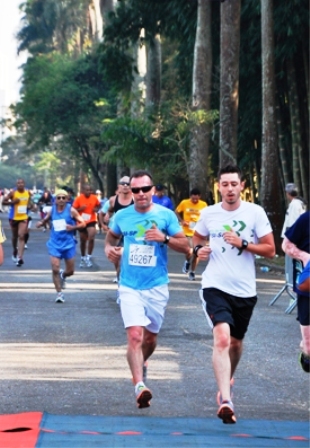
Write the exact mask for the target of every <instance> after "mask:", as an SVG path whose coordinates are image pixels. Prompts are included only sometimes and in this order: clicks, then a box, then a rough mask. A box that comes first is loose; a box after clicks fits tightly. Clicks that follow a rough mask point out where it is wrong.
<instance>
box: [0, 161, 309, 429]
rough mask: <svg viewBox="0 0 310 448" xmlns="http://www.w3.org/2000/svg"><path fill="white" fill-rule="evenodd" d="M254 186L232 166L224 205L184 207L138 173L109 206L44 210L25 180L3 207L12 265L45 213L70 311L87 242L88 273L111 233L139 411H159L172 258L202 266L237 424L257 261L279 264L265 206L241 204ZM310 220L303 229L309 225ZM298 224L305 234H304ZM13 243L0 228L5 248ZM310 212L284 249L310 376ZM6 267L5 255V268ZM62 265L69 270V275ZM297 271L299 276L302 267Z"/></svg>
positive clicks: (20, 259) (225, 177) (224, 390)
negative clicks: (160, 352)
mask: <svg viewBox="0 0 310 448" xmlns="http://www.w3.org/2000/svg"><path fill="white" fill-rule="evenodd" d="M243 189H244V181H243V178H242V173H241V171H240V169H239V167H237V166H234V165H228V166H226V167H223V168H221V169H220V171H219V174H218V190H219V192H220V194H221V199H222V200H221V202H219V203H217V204H214V205H207V203H206V202H204V201H202V200H201V198H200V196H201V194H200V191H199V189H198V188H193V189H192V190H191V191H190V197H189V198H188V199H185V200H183V201H181V202H180V204H178V205H177V206H176V207H175V208H174V206H173V204H172V201H171V200H170V198H168V196H166V195H165V194H164V190H165V186H164V185H162V184H158V185H156V184H155V183H154V181H153V177H152V175H151V173H149V172H148V171H145V170H137V171H135V172H134V173H132V174H131V176H130V177H128V176H123V177H122V178H121V179H120V180H119V183H118V187H117V190H116V193H115V195H113V196H112V197H111V198H109V199H107V198H101V196H100V194H98V192H97V193H96V192H93V191H92V188H91V186H90V185H84V186H83V189H82V191H81V193H80V194H79V195H78V196H77V197H75V198H74V197H73V192H72V190H70V189H68V188H66V187H62V188H58V189H56V191H55V193H54V194H52V193H51V192H49V191H44V193H43V194H42V196H41V197H40V198H38V201H37V204H34V202H33V198H32V194H31V192H30V191H29V190H28V189H27V188H26V187H25V183H24V180H23V179H18V180H17V183H16V187H15V188H13V189H12V190H11V191H10V192H9V193H8V194H6V195H5V196H4V198H3V201H2V204H3V206H5V207H8V213H9V221H10V227H11V232H12V250H13V253H12V260H13V262H14V263H15V264H16V267H18V268H21V267H22V266H23V264H24V262H25V260H24V250H25V244H26V243H27V235H28V233H29V232H28V231H29V223H30V222H31V212H33V211H35V210H37V207H38V206H39V207H41V209H40V210H39V212H40V213H41V216H40V220H39V221H38V222H37V224H36V227H37V228H42V229H43V231H46V229H49V239H48V242H47V251H48V254H49V256H50V261H51V268H52V279H53V282H54V286H55V290H56V303H64V301H65V298H64V292H63V290H64V289H65V285H66V280H67V278H68V277H70V276H72V275H73V274H74V263H75V255H76V246H77V243H78V241H79V249H80V267H81V268H85V269H87V268H91V267H92V264H93V263H92V253H93V249H94V244H95V237H96V234H97V232H100V231H103V232H105V233H106V237H105V246H104V251H105V254H106V256H107V258H108V259H109V261H110V262H111V263H113V265H114V267H115V282H116V283H117V284H118V296H117V302H118V304H119V306H120V312H121V316H122V319H123V323H124V327H125V329H126V333H127V361H128V364H129V368H130V371H131V375H132V379H133V384H134V391H135V397H136V403H137V406H138V408H146V407H149V406H150V402H151V399H152V396H153V393H152V392H151V390H150V389H149V388H148V387H147V386H146V384H145V383H146V381H147V367H148V364H147V361H148V359H149V358H150V356H151V355H152V353H153V352H154V350H155V348H156V345H157V336H158V333H159V331H160V329H161V326H162V323H163V320H164V316H165V310H166V307H167V303H168V300H169V290H168V283H169V274H168V268H167V261H168V250H167V248H168V247H169V249H170V250H174V251H177V252H180V253H182V254H184V257H185V260H184V265H183V266H180V270H182V271H183V273H184V274H187V276H188V280H190V281H195V279H196V277H195V268H196V266H197V263H198V261H199V260H202V261H203V262H206V268H205V270H204V272H203V274H202V289H201V299H202V303H203V309H204V311H205V314H206V317H207V320H208V323H209V325H210V327H211V328H212V331H213V340H214V343H213V355H212V363H213V369H214V373H215V377H216V381H217V384H218V389H219V390H218V394H217V398H218V406H219V408H218V411H217V415H218V417H219V418H220V419H221V420H222V421H223V422H224V423H228V424H231V423H236V421H237V419H236V414H235V410H234V405H233V402H232V392H231V389H232V385H233V382H234V373H235V371H236V368H237V366H238V363H239V361H240V358H241V355H242V346H243V339H244V336H245V334H246V332H247V329H248V325H249V322H250V319H251V316H252V312H253V309H254V307H255V305H256V302H257V296H256V277H255V256H260V257H267V258H272V257H274V255H275V243H274V237H273V232H272V228H271V225H270V222H269V219H268V217H267V214H266V213H265V211H264V210H263V208H262V207H260V206H259V205H256V204H253V203H250V202H245V201H243V200H242V199H241V193H242V191H243ZM300 219H301V221H300ZM295 225H296V229H295ZM3 240H4V236H3V234H2V231H1V228H0V246H1V243H2V242H3ZM309 245H310V241H309V212H305V213H303V214H302V215H301V216H300V218H299V219H298V220H297V221H296V224H294V225H293V226H292V227H290V228H288V229H287V231H286V232H285V234H284V242H283V250H284V251H285V252H286V254H287V255H288V256H290V257H292V258H295V259H296V260H298V262H299V266H298V269H299V274H300V276H299V277H297V276H296V278H295V284H294V288H295V291H296V293H297V294H298V319H299V322H300V326H301V333H302V343H301V355H300V364H301V366H302V368H303V370H304V371H305V372H309V358H310V331H309V328H310V327H309V324H310V322H309V267H310V248H309ZM1 258H3V255H2V247H1V252H0V262H1V261H2V260H1ZM62 260H63V261H64V267H63V268H62V267H61V263H62ZM296 269H297V268H296Z"/></svg>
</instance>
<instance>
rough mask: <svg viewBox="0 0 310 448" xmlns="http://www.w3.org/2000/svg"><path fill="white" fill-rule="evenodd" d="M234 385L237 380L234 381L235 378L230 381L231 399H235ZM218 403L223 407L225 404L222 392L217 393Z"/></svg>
mask: <svg viewBox="0 0 310 448" xmlns="http://www.w3.org/2000/svg"><path fill="white" fill-rule="evenodd" d="M234 384H235V380H234V378H232V379H231V380H230V398H233V396H234V393H233V387H234ZM216 402H217V404H218V405H219V406H221V404H222V403H223V400H222V394H221V392H220V391H218V393H217V396H216Z"/></svg>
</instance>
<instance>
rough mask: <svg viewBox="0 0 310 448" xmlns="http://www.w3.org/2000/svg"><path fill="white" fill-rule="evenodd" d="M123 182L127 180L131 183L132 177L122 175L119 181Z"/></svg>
mask: <svg viewBox="0 0 310 448" xmlns="http://www.w3.org/2000/svg"><path fill="white" fill-rule="evenodd" d="M122 182H125V183H126V184H128V185H129V183H130V177H129V176H123V177H121V178H120V180H119V182H118V183H119V184H122Z"/></svg>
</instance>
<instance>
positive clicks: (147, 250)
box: [128, 244, 157, 267]
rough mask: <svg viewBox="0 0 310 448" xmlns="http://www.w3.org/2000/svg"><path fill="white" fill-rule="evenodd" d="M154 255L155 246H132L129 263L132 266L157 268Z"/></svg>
mask: <svg viewBox="0 0 310 448" xmlns="http://www.w3.org/2000/svg"><path fill="white" fill-rule="evenodd" d="M154 254H155V247H154V246H147V245H142V244H130V248H129V260H128V262H129V264H130V265H131V266H141V267H153V266H156V261H157V257H156V256H155V255H154Z"/></svg>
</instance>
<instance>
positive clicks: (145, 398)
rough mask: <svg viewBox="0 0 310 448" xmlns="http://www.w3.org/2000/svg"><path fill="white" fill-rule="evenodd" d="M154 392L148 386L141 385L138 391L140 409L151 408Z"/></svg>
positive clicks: (137, 397)
mask: <svg viewBox="0 0 310 448" xmlns="http://www.w3.org/2000/svg"><path fill="white" fill-rule="evenodd" d="M151 399H152V392H151V391H150V389H148V388H147V387H146V386H144V385H141V386H139V387H138V389H137V391H136V400H137V406H138V408H139V409H142V408H148V407H149V406H151V403H150V400H151Z"/></svg>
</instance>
